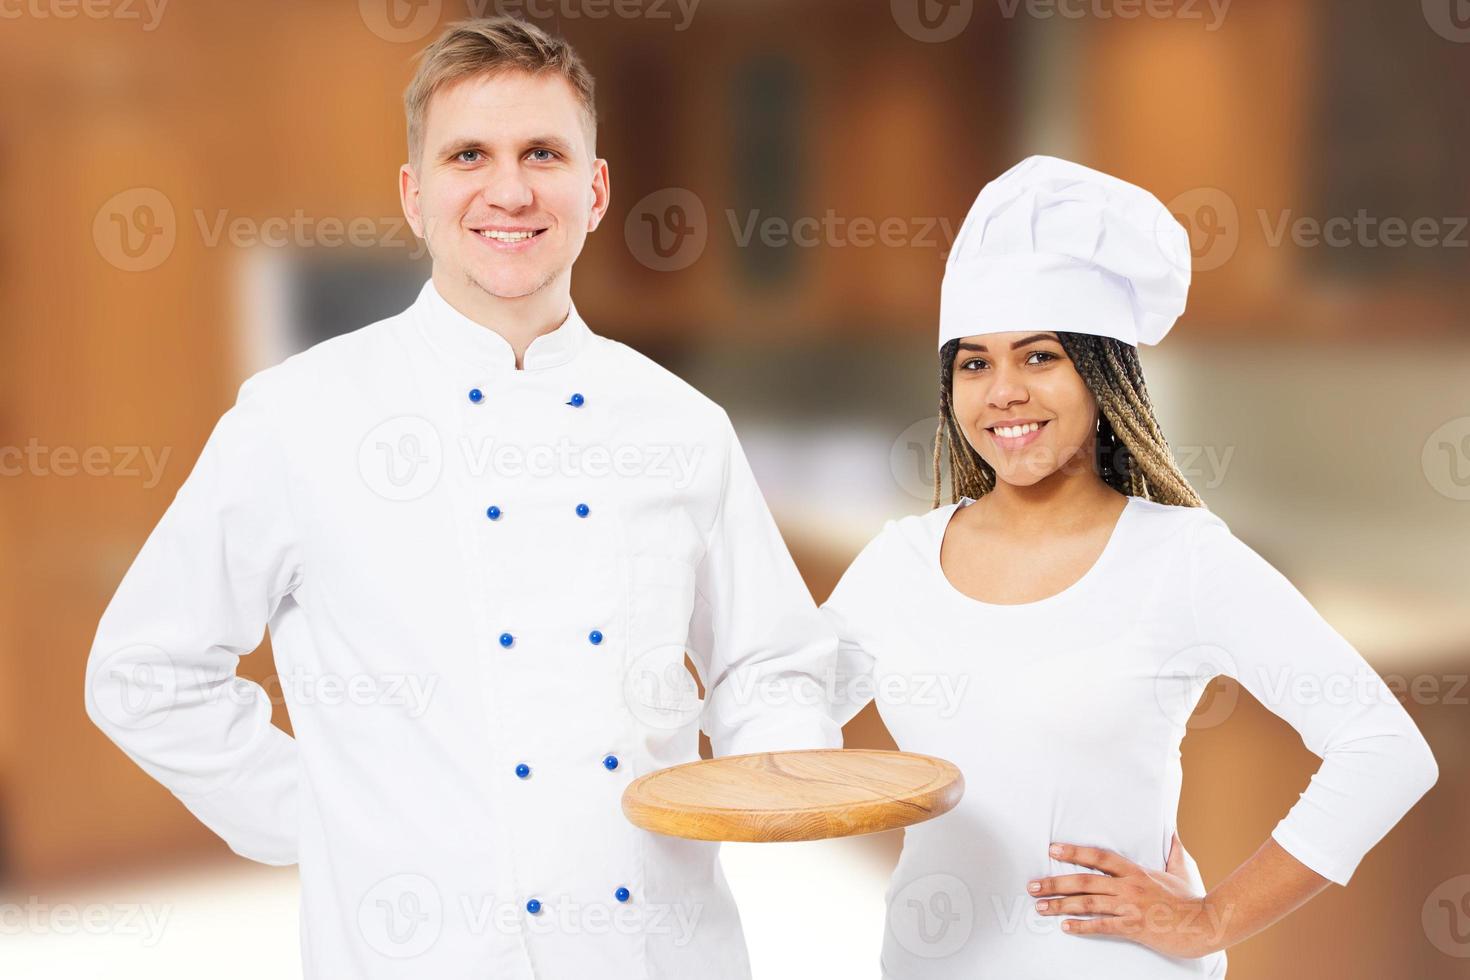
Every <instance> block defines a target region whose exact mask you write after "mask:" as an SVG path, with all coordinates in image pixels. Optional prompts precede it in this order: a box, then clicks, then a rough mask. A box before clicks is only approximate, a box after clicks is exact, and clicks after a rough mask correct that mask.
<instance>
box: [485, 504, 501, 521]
mask: <svg viewBox="0 0 1470 980" xmlns="http://www.w3.org/2000/svg"><path fill="white" fill-rule="evenodd" d="M485 516H486V517H488V518H490V519H491V520H492V521H498V520H500V508H499V507H496V506H495V505H494V504H491V505H490V506H489V507H487V508H485Z"/></svg>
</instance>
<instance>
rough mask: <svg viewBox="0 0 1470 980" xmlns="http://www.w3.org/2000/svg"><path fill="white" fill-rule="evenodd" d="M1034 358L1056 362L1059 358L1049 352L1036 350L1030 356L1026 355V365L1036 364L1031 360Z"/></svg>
mask: <svg viewBox="0 0 1470 980" xmlns="http://www.w3.org/2000/svg"><path fill="white" fill-rule="evenodd" d="M1033 357H1040V358H1043V359H1044V360H1047V361H1055V360H1056V359H1057V356H1056V355H1055V354H1053V353H1052V352H1051V351H1049V350H1034V351H1032V352H1031V353H1030V354H1028V355H1026V363H1027V364H1031V363H1034V362H1033V361H1032V360H1031V358H1033Z"/></svg>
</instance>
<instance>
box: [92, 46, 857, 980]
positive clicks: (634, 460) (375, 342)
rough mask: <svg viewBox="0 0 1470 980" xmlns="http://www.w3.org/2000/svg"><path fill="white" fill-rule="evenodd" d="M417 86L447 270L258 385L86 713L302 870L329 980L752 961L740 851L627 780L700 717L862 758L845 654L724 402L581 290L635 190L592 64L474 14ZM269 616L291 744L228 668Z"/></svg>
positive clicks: (658, 974) (260, 849) (211, 818)
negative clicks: (830, 688)
mask: <svg viewBox="0 0 1470 980" xmlns="http://www.w3.org/2000/svg"><path fill="white" fill-rule="evenodd" d="M405 107H406V111H407V119H408V146H409V157H408V163H406V164H405V165H404V166H403V168H402V170H401V172H400V175H399V188H400V192H401V196H402V202H403V209H404V212H405V214H406V215H407V218H408V221H409V222H410V223H411V225H412V227H413V229H414V231H415V233H416V234H418V235H420V236H421V237H422V238H424V240H425V241H426V243H427V248H428V251H429V253H430V254H431V255H432V258H433V268H432V275H431V278H430V279H429V280H428V281H427V282H425V283H424V285H423V288H422V290H421V291H420V293H419V295H418V298H417V299H416V300H415V301H414V302H413V304H412V305H411V306H410V307H409V308H408V309H406V310H404V311H403V312H402V313H399V314H398V315H396V316H392V317H389V318H388V319H386V320H381V321H379V322H377V323H373V324H370V325H367V326H363V327H361V328H360V329H355V330H352V331H350V332H348V333H344V334H342V335H339V336H337V337H334V338H332V339H330V340H327V341H325V342H323V343H319V344H317V345H316V346H314V347H311V348H310V349H308V350H306V351H303V352H301V353H299V354H296V355H294V356H292V357H289V358H288V359H286V360H285V361H284V362H282V363H281V364H278V365H276V366H274V367H271V368H268V369H266V370H264V371H261V372H259V373H257V374H255V375H253V376H251V377H250V378H248V379H247V380H246V381H245V383H244V384H243V385H241V387H240V389H239V393H238V398H237V400H236V402H235V404H234V405H233V406H232V407H231V408H230V409H229V410H228V411H226V412H225V413H224V415H223V416H222V417H221V418H220V419H219V421H218V423H217V424H216V426H215V427H214V429H213V431H212V433H211V434H210V436H209V439H208V441H207V442H206V444H205V446H204V448H203V450H202V452H201V453H200V456H199V459H198V461H197V463H196V464H195V466H194V469H193V470H192V472H191V473H190V474H189V476H188V478H187V479H186V481H185V482H184V484H183V485H182V486H181V487H180V489H179V491H178V494H177V496H176V497H175V498H174V499H173V501H172V503H171V504H170V506H169V507H168V509H167V511H166V512H165V513H164V515H163V517H162V518H161V520H160V521H159V523H158V525H157V527H156V528H155V529H154V530H153V532H152V533H151V534H150V536H149V537H148V539H147V541H146V543H145V544H144V545H143V547H142V550H141V551H140V552H139V554H138V556H137V558H136V560H135V561H134V562H133V564H132V566H131V567H130V569H129V570H128V572H127V574H126V576H125V578H124V579H123V581H122V583H121V585H120V586H119V588H118V590H117V593H116V595H115V596H114V597H113V599H112V601H111V603H110V604H109V605H108V607H107V609H106V612H105V614H104V615H103V617H102V620H101V623H100V625H99V627H98V630H97V635H96V640H95V643H94V645H93V647H92V649H91V653H90V659H89V663H88V678H87V680H88V689H87V710H88V713H89V715H90V717H91V718H92V719H93V720H94V721H95V722H96V724H97V725H99V726H100V727H101V728H102V729H103V730H104V731H105V732H106V733H107V734H108V736H109V737H111V738H112V739H113V740H114V741H115V742H116V743H117V744H118V745H119V746H120V747H121V748H122V749H123V751H124V752H126V753H127V754H128V755H129V756H130V757H131V758H132V759H133V760H134V761H135V762H136V763H137V764H138V765H140V766H141V767H142V768H143V769H145V770H146V771H147V772H148V773H150V774H151V775H152V776H153V777H154V778H156V779H157V780H158V781H159V782H161V783H163V784H164V785H165V786H166V787H168V789H169V790H170V791H172V792H173V793H174V794H175V795H176V796H177V797H178V798H179V799H180V801H182V803H183V804H184V806H186V807H187V808H188V809H189V810H190V811H191V812H192V813H194V814H195V816H197V817H198V818H199V819H200V820H201V821H203V822H204V823H205V824H206V825H207V826H209V828H210V829H212V830H213V831H215V832H216V833H217V834H219V836H220V837H222V838H223V839H224V840H225V841H226V842H228V844H229V846H230V847H231V849H233V850H234V851H235V852H236V853H237V854H240V855H242V856H244V857H247V858H251V859H254V860H256V861H261V862H264V863H267V864H278V865H283V864H291V863H298V864H299V866H300V876H301V900H302V903H303V907H302V916H301V930H302V934H301V946H302V955H303V960H304V967H305V975H306V976H307V977H308V978H312V980H349V978H351V980H377V978H400V977H401V978H415V980H422V978H429V977H432V978H435V980H470V978H475V980H492V978H493V980H513V978H540V980H593V978H596V980H634V978H637V980H696V978H698V980H723V978H729V980H736V978H740V980H744V978H748V977H749V975H750V970H749V965H748V960H747V956H746V950H745V946H744V939H743V937H742V934H741V927H740V920H739V917H738V916H737V914H736V910H735V907H734V905H733V903H732V900H731V895H730V892H729V890H728V888H727V886H726V883H725V880H724V877H723V875H722V874H721V871H720V866H719V863H718V861H717V847H718V845H716V844H707V843H703V842H695V841H687V840H681V839H675V838H671V837H664V836H659V835H655V834H650V833H647V832H644V831H641V830H638V829H636V828H635V827H633V826H632V824H630V823H629V822H628V821H627V820H626V819H625V818H624V816H623V814H622V812H621V809H620V798H621V794H622V792H623V790H624V788H625V787H626V786H627V785H628V783H629V782H630V781H631V780H633V779H634V778H636V777H637V776H639V775H641V774H644V773H647V772H650V771H653V770H656V769H660V768H664V767H667V766H670V765H675V764H678V763H682V762H687V761H690V760H693V759H696V758H697V757H698V752H697V740H698V729H699V728H701V727H702V728H703V729H704V730H705V731H706V732H707V733H708V734H709V736H710V739H711V741H712V744H713V748H714V752H715V754H716V755H727V754H735V753H746V752H759V751H766V750H775V749H797V748H814V747H822V748H826V747H837V746H839V745H840V744H841V736H840V733H839V731H838V730H837V729H836V727H835V726H834V724H833V722H832V721H831V720H830V719H829V718H828V716H827V713H826V712H825V711H824V710H823V709H822V707H821V704H820V703H819V701H820V699H819V698H818V697H816V696H815V694H816V693H818V689H819V688H820V686H821V684H822V683H823V678H824V677H825V676H826V674H827V671H828V670H829V669H830V665H831V662H832V660H833V658H834V657H835V640H834V638H833V636H832V634H831V633H829V631H828V629H827V627H826V626H825V625H824V623H823V620H822V618H821V617H820V614H819V613H818V611H817V609H816V607H815V605H814V604H813V602H812V600H811V598H810V596H809V595H808V593H807V591H806V589H805V587H804V585H803V583H802V581H801V579H800V578H799V577H798V574H797V571H796V568H795V566H794V564H793V563H792V561H791V558H790V555H789V554H788V553H787V551H786V549H785V546H784V545H783V543H782V541H781V539H780V537H779V536H778V534H777V531H776V527H775V525H774V523H773V521H772V519H771V516H770V513H769V512H768V510H767V508H766V506H765V503H764V501H763V500H762V497H761V494H760V492H759V490H758V489H757V487H756V483H755V480H754V479H753V478H752V475H751V470H750V467H749V465H748V464H747V462H746V458H745V456H744V454H743V453H742V451H741V448H740V444H739V442H738V441H737V439H736V437H735V433H734V432H733V431H732V429H731V426H730V421H729V419H728V417H727V416H726V414H725V412H724V411H723V410H721V408H720V407H719V406H717V405H715V404H714V403H713V402H711V401H710V400H709V399H707V398H705V397H704V396H702V395H701V394H699V393H698V392H697V391H695V390H694V389H693V388H691V387H690V386H689V385H687V384H685V383H684V382H682V381H681V380H680V379H678V378H677V377H675V376H674V375H672V374H670V373H669V372H667V371H665V370H663V369H661V368H660V367H659V366H658V365H656V364H654V363H653V362H652V361H650V360H649V359H647V358H646V357H643V356H642V355H640V354H638V353H636V352H635V351H633V350H631V349H630V348H628V347H626V346H624V345H623V344H621V343H618V342H616V341H613V340H610V339H608V338H605V337H602V336H599V335H598V334H596V333H594V332H593V331H592V329H591V328H590V327H589V326H588V324H587V322H586V321H584V320H583V318H582V316H581V314H580V312H579V311H578V310H577V308H576V307H575V306H574V305H573V304H572V302H571V296H570V287H571V280H572V266H573V263H574V262H575V261H576V259H577V256H578V255H579V254H580V253H581V251H582V246H583V243H584V241H585V239H586V237H587V234H588V233H589V232H591V231H593V230H594V229H596V228H597V226H598V224H599V223H600V222H601V221H602V218H603V216H604V215H605V214H606V212H607V207H608V199H609V177H608V165H607V162H606V161H605V160H601V159H598V158H597V156H596V152H595V111H594V103H593V81H592V78H591V76H590V75H589V74H588V72H587V69H586V68H585V67H584V66H583V64H582V63H581V61H580V60H579V59H578V57H577V55H576V53H575V52H574V51H573V50H572V49H571V48H570V47H569V46H568V45H567V44H566V43H565V42H564V41H562V40H560V39H558V38H555V37H551V36H548V35H547V34H546V33H544V32H543V31H541V30H539V29H538V28H536V27H535V26H532V25H529V24H526V23H522V22H519V21H517V20H513V19H505V18H495V19H482V20H473V21H466V22H462V23H460V24H456V25H451V27H450V28H449V29H447V30H446V31H445V33H444V34H443V35H442V36H440V37H439V38H438V39H437V40H436V41H435V42H434V43H433V44H432V45H430V46H429V47H428V48H427V49H426V50H425V51H424V52H423V55H422V58H421V61H420V64H419V67H418V68H417V72H416V74H415V75H414V77H413V80H412V82H411V83H410V85H409V87H408V89H407V92H406V93H405ZM267 626H268V627H269V630H270V635H271V640H272V646H273V649H274V652H275V658H276V666H277V670H278V674H279V676H280V678H281V683H282V688H283V692H284V695H285V700H286V704H287V708H288V710H289V713H290V717H291V722H292V727H293V729H294V731H295V737H294V738H292V737H290V736H288V735H286V734H285V733H284V732H283V731H282V730H280V729H278V728H275V727H273V726H272V725H271V722H270V716H271V704H270V700H269V697H268V696H267V694H266V693H265V691H264V690H263V689H262V688H261V687H260V686H258V685H257V684H255V683H253V682H250V681H248V680H245V679H242V678H239V677H237V676H236V674H235V667H236V665H237V663H238V660H239V657H240V656H242V655H244V654H248V653H250V652H251V651H252V650H253V649H255V647H256V646H257V645H258V644H259V643H260V641H261V639H262V636H263V632H264V630H265V628H266V627H267ZM686 649H687V650H688V652H689V655H690V658H691V659H692V661H693V663H694V664H695V666H696V667H697V669H698V673H699V675H700V678H701V680H702V682H703V686H704V688H705V697H704V699H703V701H701V700H700V698H699V696H698V693H697V689H694V688H693V679H692V678H691V677H689V675H688V673H687V672H686V671H685V670H684V667H683V664H684V656H685V651H686Z"/></svg>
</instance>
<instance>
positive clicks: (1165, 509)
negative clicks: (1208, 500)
mask: <svg viewBox="0 0 1470 980" xmlns="http://www.w3.org/2000/svg"><path fill="white" fill-rule="evenodd" d="M1128 507H1129V509H1130V510H1131V511H1132V513H1133V514H1134V515H1135V516H1136V517H1137V520H1138V523H1139V524H1140V525H1142V526H1143V527H1144V528H1146V529H1148V530H1150V531H1153V532H1154V533H1156V534H1158V535H1161V536H1164V537H1166V538H1169V539H1177V540H1189V539H1190V538H1192V537H1193V535H1194V534H1195V533H1196V529H1197V528H1200V527H1204V526H1209V525H1215V526H1218V527H1221V528H1225V529H1226V530H1229V528H1228V527H1227V525H1226V524H1225V522H1224V521H1223V520H1222V519H1221V518H1220V517H1219V515H1217V514H1216V513H1215V512H1214V511H1212V510H1210V509H1209V508H1208V507H1204V506H1200V507H1191V506H1188V505H1187V504H1165V503H1161V502H1160V501H1157V500H1149V499H1147V498H1145V497H1134V496H1130V497H1129V498H1128ZM1176 536H1177V538H1176Z"/></svg>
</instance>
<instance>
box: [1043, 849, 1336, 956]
mask: <svg viewBox="0 0 1470 980" xmlns="http://www.w3.org/2000/svg"><path fill="white" fill-rule="evenodd" d="M1052 851H1053V855H1052V856H1053V857H1055V858H1057V859H1058V860H1061V861H1068V862H1070V863H1072V864H1080V865H1082V866H1083V867H1088V868H1095V869H1097V870H1098V871H1102V872H1103V874H1100V875H1083V874H1076V875H1057V876H1055V877H1051V878H1040V879H1037V880H1036V881H1035V882H1033V883H1031V886H1030V889H1029V890H1030V892H1031V894H1032V895H1033V896H1036V897H1037V899H1038V901H1037V911H1038V912H1039V913H1040V914H1042V915H1087V914H1090V915H1096V916H1097V918H1092V919H1066V920H1064V921H1063V922H1062V929H1063V930H1065V931H1066V932H1069V933H1072V934H1074V935H1078V936H1122V937H1124V938H1127V939H1131V940H1133V941H1134V942H1138V943H1142V944H1143V945H1145V946H1148V947H1150V948H1151V949H1156V950H1158V951H1159V952H1161V953H1165V954H1168V955H1170V956H1179V957H1198V956H1205V955H1207V954H1209V953H1213V952H1215V951H1217V950H1221V949H1225V948H1226V947H1228V946H1232V945H1234V944H1235V943H1238V942H1240V941H1241V940H1242V939H1248V938H1250V937H1251V936H1254V935H1255V934H1256V933H1258V932H1260V931H1261V930H1263V929H1265V928H1266V927H1267V926H1269V925H1272V924H1273V923H1275V922H1278V921H1279V920H1281V919H1283V918H1285V917H1286V916H1287V915H1289V914H1290V913H1291V912H1293V911H1295V910H1296V909H1297V908H1300V907H1301V906H1302V905H1304V904H1306V902H1307V900H1308V899H1310V898H1312V897H1313V896H1315V895H1316V894H1317V893H1318V892H1320V891H1322V890H1323V889H1324V888H1326V887H1327V886H1328V885H1329V884H1331V882H1330V881H1329V880H1328V879H1326V878H1324V877H1322V876H1321V875H1319V874H1318V873H1317V872H1315V871H1313V870H1312V869H1311V868H1309V867H1307V866H1306V865H1305V864H1302V863H1301V862H1300V861H1298V860H1297V859H1296V858H1294V857H1292V856H1291V855H1290V854H1289V853H1287V851H1286V849H1285V848H1283V847H1282V846H1281V845H1280V844H1278V843H1276V841H1275V840H1273V839H1271V838H1267V839H1266V843H1264V844H1262V845H1261V846H1260V848H1259V849H1258V850H1257V851H1256V853H1255V854H1253V855H1251V857H1250V859H1249V860H1247V861H1246V862H1245V863H1244V864H1242V865H1241V866H1240V867H1238V868H1236V869H1235V870H1234V871H1233V872H1231V874H1230V876H1229V877H1228V878H1226V879H1225V880H1224V881H1222V882H1220V884H1219V885H1218V886H1216V887H1215V888H1213V889H1211V890H1210V893H1209V894H1208V895H1203V896H1200V895H1195V894H1194V893H1193V891H1192V890H1191V888H1190V882H1189V878H1188V876H1187V874H1186V872H1185V865H1184V856H1183V853H1184V849H1183V845H1181V844H1180V843H1179V836H1178V835H1177V834H1176V835H1175V836H1174V843H1173V846H1172V847H1171V848H1170V851H1169V860H1168V864H1167V866H1166V868H1165V870H1164V871H1162V872H1159V871H1151V870H1149V869H1147V868H1144V867H1141V866H1139V865H1136V864H1134V863H1133V862H1131V861H1129V860H1128V859H1127V858H1125V857H1123V856H1122V855H1120V854H1117V853H1115V852H1113V851H1109V850H1105V849H1103V848H1098V847H1081V846H1078V845H1076V844H1056V845H1053V847H1052Z"/></svg>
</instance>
